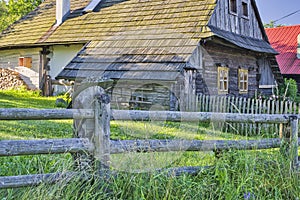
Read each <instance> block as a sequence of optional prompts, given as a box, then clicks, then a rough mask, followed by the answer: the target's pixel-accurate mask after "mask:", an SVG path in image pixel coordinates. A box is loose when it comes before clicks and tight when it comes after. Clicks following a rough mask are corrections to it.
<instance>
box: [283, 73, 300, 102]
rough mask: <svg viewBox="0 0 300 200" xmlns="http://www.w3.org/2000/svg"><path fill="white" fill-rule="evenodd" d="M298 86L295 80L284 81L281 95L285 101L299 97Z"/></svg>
mask: <svg viewBox="0 0 300 200" xmlns="http://www.w3.org/2000/svg"><path fill="white" fill-rule="evenodd" d="M297 92H298V86H297V82H296V81H295V80H294V79H291V78H290V79H287V78H285V79H284V84H283V85H281V86H280V87H279V95H280V96H282V97H283V99H286V98H289V99H291V100H295V99H296V97H297Z"/></svg>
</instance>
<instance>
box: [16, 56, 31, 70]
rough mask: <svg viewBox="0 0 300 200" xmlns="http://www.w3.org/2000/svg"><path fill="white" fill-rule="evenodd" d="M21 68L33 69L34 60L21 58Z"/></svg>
mask: <svg viewBox="0 0 300 200" xmlns="http://www.w3.org/2000/svg"><path fill="white" fill-rule="evenodd" d="M19 66H20V67H28V68H31V66H32V58H31V57H20V58H19Z"/></svg>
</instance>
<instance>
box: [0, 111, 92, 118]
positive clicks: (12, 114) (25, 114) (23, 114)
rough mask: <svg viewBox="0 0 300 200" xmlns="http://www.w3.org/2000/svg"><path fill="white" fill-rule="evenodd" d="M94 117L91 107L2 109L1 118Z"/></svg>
mask: <svg viewBox="0 0 300 200" xmlns="http://www.w3.org/2000/svg"><path fill="white" fill-rule="evenodd" d="M74 118H76V119H83V118H84V119H93V118H94V111H93V110H91V109H89V110H88V109H40V110H38V109H24V108H4V109H0V120H48V119H74Z"/></svg>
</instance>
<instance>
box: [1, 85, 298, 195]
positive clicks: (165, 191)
mask: <svg viewBox="0 0 300 200" xmlns="http://www.w3.org/2000/svg"><path fill="white" fill-rule="evenodd" d="M55 99H56V97H49V98H46V97H40V96H39V95H38V93H36V92H26V91H24V90H20V91H15V90H12V91H0V108H11V107H17V108H37V109H39V108H55ZM214 127H217V126H212V125H211V124H199V123H170V122H128V121H118V122H117V121H113V122H111V138H112V139H166V138H168V139H179V138H184V139H198V140H217V139H223V140H224V139H230V140H235V139H252V138H260V137H261V136H259V135H258V136H256V137H251V138H249V137H246V136H239V135H236V134H230V133H223V132H221V131H220V129H218V128H214ZM72 132H73V129H72V121H71V120H45V121H36V120H34V121H0V140H7V139H9V140H22V139H43V138H69V137H72ZM111 162H112V163H111V164H112V168H113V169H115V170H117V171H118V172H120V173H119V174H118V176H116V177H113V178H111V179H110V180H109V182H106V181H104V180H94V179H91V180H86V181H82V180H80V179H77V178H74V179H72V180H71V181H70V182H68V183H67V182H66V181H64V180H63V181H61V182H59V183H57V184H55V185H46V184H42V185H40V186H38V187H28V188H20V189H8V190H0V200H4V199H5V200H7V199H41V200H42V199H43V200H44V199H49V200H50V199H297V198H300V179H299V175H298V174H296V173H290V171H289V166H288V162H287V159H286V158H285V157H283V156H282V155H281V154H280V153H279V151H278V150H277V149H274V150H265V151H228V152H225V153H224V154H223V155H222V157H221V158H219V159H216V158H215V156H214V153H213V152H167V153H147V154H146V153H145V154H136V153H129V154H122V155H113V156H112V158H111ZM72 164H73V158H72V156H71V155H70V154H64V155H39V156H16V157H0V176H10V175H24V174H35V173H52V172H56V171H63V172H64V171H68V170H73V165H72ZM206 165H210V166H212V167H211V168H209V169H205V170H203V171H202V172H200V173H199V174H198V175H197V176H190V175H182V176H180V177H174V176H170V175H169V174H167V173H165V172H153V169H157V168H166V167H177V166H206ZM136 171H139V172H140V173H133V172H136ZM149 172H151V173H149Z"/></svg>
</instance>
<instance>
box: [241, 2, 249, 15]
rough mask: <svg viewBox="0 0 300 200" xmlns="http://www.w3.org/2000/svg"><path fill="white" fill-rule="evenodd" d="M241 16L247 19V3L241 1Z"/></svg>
mask: <svg viewBox="0 0 300 200" xmlns="http://www.w3.org/2000/svg"><path fill="white" fill-rule="evenodd" d="M242 16H243V17H246V18H248V16H249V10H248V2H247V1H242Z"/></svg>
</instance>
